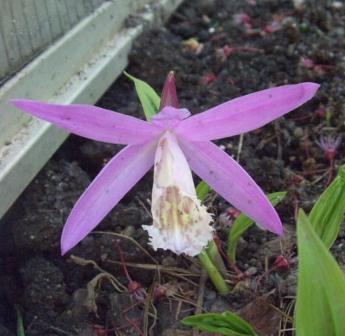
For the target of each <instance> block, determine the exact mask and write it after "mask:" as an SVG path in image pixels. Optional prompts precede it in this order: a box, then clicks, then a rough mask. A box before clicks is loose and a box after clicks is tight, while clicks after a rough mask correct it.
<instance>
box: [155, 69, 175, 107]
mask: <svg viewBox="0 0 345 336" xmlns="http://www.w3.org/2000/svg"><path fill="white" fill-rule="evenodd" d="M166 106H171V107H175V108H178V100H177V94H176V86H175V75H174V71H170V72H169V73H168V76H167V78H166V80H165V83H164V86H163V91H162V95H161V103H160V107H159V110H162V109H163V108H164V107H166Z"/></svg>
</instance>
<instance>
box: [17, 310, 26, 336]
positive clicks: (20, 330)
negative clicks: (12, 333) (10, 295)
mask: <svg viewBox="0 0 345 336" xmlns="http://www.w3.org/2000/svg"><path fill="white" fill-rule="evenodd" d="M15 308H16V313H17V336H25V331H24V323H23V317H22V313H21V311H20V308H19V306H16V307H15Z"/></svg>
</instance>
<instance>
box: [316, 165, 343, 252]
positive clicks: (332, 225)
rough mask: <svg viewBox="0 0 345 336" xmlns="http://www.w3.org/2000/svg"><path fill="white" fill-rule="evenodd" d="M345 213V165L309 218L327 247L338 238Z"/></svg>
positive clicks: (322, 195) (318, 201)
mask: <svg viewBox="0 0 345 336" xmlns="http://www.w3.org/2000/svg"><path fill="white" fill-rule="evenodd" d="M344 214H345V165H343V166H341V167H340V169H339V172H338V176H337V177H336V178H335V179H334V180H333V182H332V183H331V184H330V185H329V186H328V188H327V189H326V190H325V191H324V192H323V193H322V194H321V196H320V198H319V199H318V200H317V202H316V203H315V205H314V206H313V209H312V210H311V212H310V214H309V220H310V223H311V225H312V226H313V227H314V230H315V232H316V233H317V234H318V235H319V237H320V238H321V240H322V241H323V242H324V244H325V245H326V247H327V248H330V247H331V246H332V245H333V243H334V241H335V240H336V238H337V236H338V233H339V230H340V225H341V223H342V221H343V218H344Z"/></svg>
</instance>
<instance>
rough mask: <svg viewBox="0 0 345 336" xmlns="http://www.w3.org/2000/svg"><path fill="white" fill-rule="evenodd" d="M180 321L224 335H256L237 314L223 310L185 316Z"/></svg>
mask: <svg viewBox="0 0 345 336" xmlns="http://www.w3.org/2000/svg"><path fill="white" fill-rule="evenodd" d="M181 323H183V324H184V325H187V326H190V327H193V328H196V329H198V330H201V331H207V332H211V333H216V334H219V335H225V336H256V333H255V332H254V330H253V328H252V327H251V326H250V325H249V324H248V323H247V322H246V321H244V320H243V319H242V318H240V317H239V316H238V315H236V314H234V313H231V312H229V311H225V312H224V313H207V314H198V315H192V316H188V317H185V318H184V319H183V320H182V321H181Z"/></svg>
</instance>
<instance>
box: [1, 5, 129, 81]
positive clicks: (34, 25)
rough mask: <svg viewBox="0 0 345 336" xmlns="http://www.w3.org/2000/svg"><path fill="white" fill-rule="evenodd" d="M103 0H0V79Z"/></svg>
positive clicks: (51, 41) (26, 60) (60, 34)
mask: <svg viewBox="0 0 345 336" xmlns="http://www.w3.org/2000/svg"><path fill="white" fill-rule="evenodd" d="M104 1H105V0H0V31H1V35H0V81H1V80H4V78H6V77H7V76H9V75H11V74H13V73H15V72H16V71H17V70H18V69H20V68H21V67H22V66H23V65H25V63H27V62H28V61H30V59H32V58H33V57H34V56H35V55H37V53H39V52H40V51H42V50H44V49H45V48H46V47H47V46H48V45H49V44H51V43H53V42H54V41H56V40H57V39H58V38H59V37H61V36H62V34H63V33H65V32H67V31H69V30H70V29H71V27H73V26H75V25H76V24H77V23H78V22H80V21H81V20H82V19H84V18H85V17H86V16H88V15H89V14H91V13H92V12H94V11H95V10H96V9H97V8H98V7H99V6H100V5H102V3H103V2H104ZM128 1H129V2H130V0H128Z"/></svg>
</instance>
